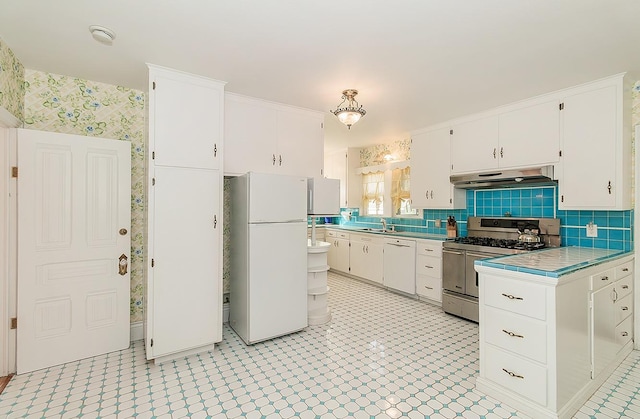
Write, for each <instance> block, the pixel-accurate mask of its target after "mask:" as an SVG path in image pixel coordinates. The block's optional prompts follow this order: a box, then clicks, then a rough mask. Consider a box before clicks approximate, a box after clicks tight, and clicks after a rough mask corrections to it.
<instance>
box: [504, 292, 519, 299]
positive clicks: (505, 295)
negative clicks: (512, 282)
mask: <svg viewBox="0 0 640 419" xmlns="http://www.w3.org/2000/svg"><path fill="white" fill-rule="evenodd" d="M502 296H503V297H507V298H508V299H510V300H522V297H516V296H515V295H511V294H505V293H502Z"/></svg>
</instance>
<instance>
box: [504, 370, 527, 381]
mask: <svg viewBox="0 0 640 419" xmlns="http://www.w3.org/2000/svg"><path fill="white" fill-rule="evenodd" d="M502 371H504V372H506V373H507V374H509V375H510V376H511V377H513V378H522V379H524V377H523V376H522V375H518V374H516V373H515V372H511V371H509V370H506V369H504V368H503V369H502Z"/></svg>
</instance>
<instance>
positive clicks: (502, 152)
mask: <svg viewBox="0 0 640 419" xmlns="http://www.w3.org/2000/svg"><path fill="white" fill-rule="evenodd" d="M503 157H504V150H502V147H500V158H503Z"/></svg>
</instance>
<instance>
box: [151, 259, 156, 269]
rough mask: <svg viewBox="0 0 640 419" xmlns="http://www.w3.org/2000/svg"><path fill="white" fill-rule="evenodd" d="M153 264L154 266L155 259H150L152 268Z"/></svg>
mask: <svg viewBox="0 0 640 419" xmlns="http://www.w3.org/2000/svg"><path fill="white" fill-rule="evenodd" d="M154 266H156V261H155V260H154V259H151V267H152V268H153V267H154Z"/></svg>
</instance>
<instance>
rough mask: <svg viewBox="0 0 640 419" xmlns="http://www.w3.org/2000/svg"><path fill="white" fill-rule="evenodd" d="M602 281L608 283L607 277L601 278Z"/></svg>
mask: <svg viewBox="0 0 640 419" xmlns="http://www.w3.org/2000/svg"><path fill="white" fill-rule="evenodd" d="M600 279H601V280H602V281H608V280H609V277H608V276H603V277H602V278H600Z"/></svg>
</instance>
